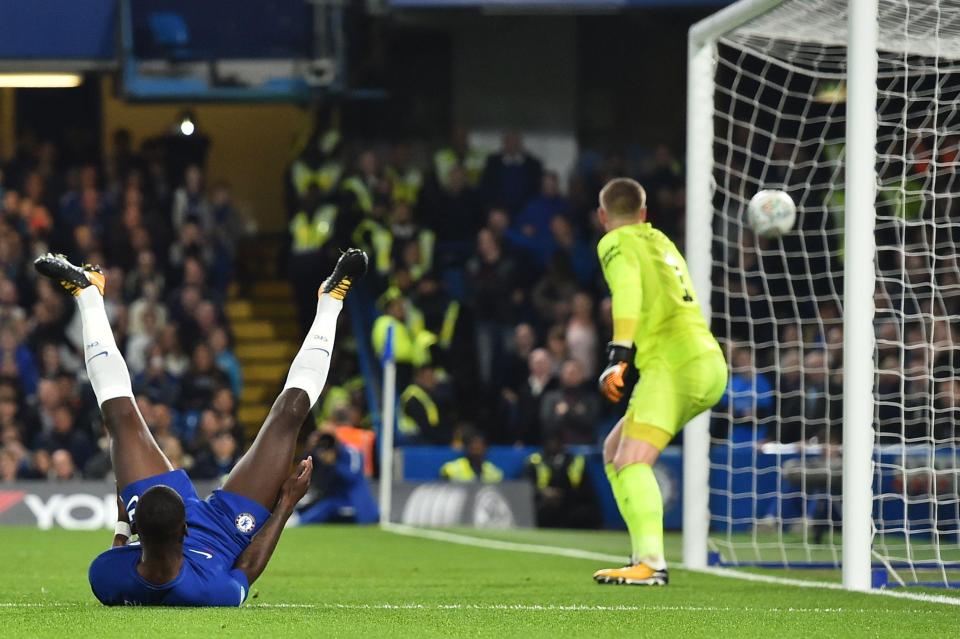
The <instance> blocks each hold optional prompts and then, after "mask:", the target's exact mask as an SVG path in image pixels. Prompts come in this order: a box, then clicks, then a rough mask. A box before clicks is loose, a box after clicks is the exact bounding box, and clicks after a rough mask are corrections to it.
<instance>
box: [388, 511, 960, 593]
mask: <svg viewBox="0 0 960 639" xmlns="http://www.w3.org/2000/svg"><path fill="white" fill-rule="evenodd" d="M382 528H383V529H384V530H386V531H388V532H392V533H395V534H398V535H406V536H408V537H420V538H422V539H432V540H435V541H446V542H449V543H452V544H460V545H463V546H476V547H478V548H488V549H491V550H508V551H511V552H526V553H535V554H539V555H554V556H557V557H571V558H574V559H593V560H596V561H617V562H620V561H623V559H624V556H622V555H620V556H618V555H607V554H603V553H596V552H589V551H586V550H579V549H576V548H563V547H560V546H544V545H541V544H527V543H521V542H513V541H500V540H496V539H486V538H484V537H472V536H470V535H463V534H459V533H451V532H445V531H442V530H429V529H423V528H416V527H414V526H407V525H405V524H394V523H390V524H385V525H383V526H382ZM687 570H691V572H700V573H704V574H708V575H714V576H717V577H727V578H730V579H741V580H743V581H754V582H761V583H767V584H777V585H780V586H796V587H797V588H821V589H828V590H845V588H844V587H843V585H842V584H839V583H835V582H830V581H808V580H805V579H790V578H788V577H774V576H773V575H758V574H756V573H752V572H741V571H739V570H731V569H729V568H702V569H687ZM860 592H862V593H863V594H865V595H876V596H881V597H893V598H894V599H909V600H911V601H922V602H924V603H935V604H944V605H947V606H960V598H957V597H948V596H946V595H928V594H925V593H920V592H903V591H899V590H886V589H879V588H874V589H872V590H864V591H860Z"/></svg>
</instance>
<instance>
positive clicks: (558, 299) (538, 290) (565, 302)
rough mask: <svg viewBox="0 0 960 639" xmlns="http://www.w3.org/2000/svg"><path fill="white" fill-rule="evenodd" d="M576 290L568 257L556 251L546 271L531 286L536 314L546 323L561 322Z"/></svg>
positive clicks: (567, 312)
mask: <svg viewBox="0 0 960 639" xmlns="http://www.w3.org/2000/svg"><path fill="white" fill-rule="evenodd" d="M576 292H577V282H576V279H575V276H574V273H573V268H572V267H571V264H570V258H569V256H567V255H566V254H565V253H563V252H562V251H557V252H555V253H554V254H553V257H551V258H550V264H549V266H548V267H547V271H546V273H544V275H543V277H542V278H540V281H538V282H537V284H536V285H535V286H534V287H533V291H532V298H531V299H532V302H533V307H534V309H535V310H536V313H537V316H538V317H539V318H540V319H541V320H542V321H544V322H546V323H548V324H554V323H556V322H563V321H565V320H566V319H567V317H568V316H569V314H570V300H571V298H572V297H573V296H574V295H575V294H576Z"/></svg>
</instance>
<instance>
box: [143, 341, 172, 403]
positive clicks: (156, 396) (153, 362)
mask: <svg viewBox="0 0 960 639" xmlns="http://www.w3.org/2000/svg"><path fill="white" fill-rule="evenodd" d="M133 391H134V392H135V393H136V394H137V395H140V394H143V395H146V396H147V397H149V398H150V399H151V400H152V401H154V402H157V403H158V404H165V405H168V406H169V405H173V404H174V403H176V402H178V399H179V397H180V383H179V382H178V380H177V377H176V376H175V375H173V374H171V373H170V372H169V371H168V369H167V367H166V365H165V361H164V356H163V348H162V347H161V346H159V345H155V346H153V347H152V348H151V349H150V353H149V357H148V358H147V365H146V368H145V369H144V371H143V372H141V373H139V374H137V375H135V376H134V378H133Z"/></svg>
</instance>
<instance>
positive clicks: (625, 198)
mask: <svg viewBox="0 0 960 639" xmlns="http://www.w3.org/2000/svg"><path fill="white" fill-rule="evenodd" d="M600 207H601V208H602V209H603V210H604V211H606V212H607V215H608V216H610V217H612V218H618V219H623V218H634V217H637V216H638V215H641V213H642V212H643V210H644V209H646V208H647V192H646V191H645V190H644V188H643V187H642V186H640V183H639V182H637V181H636V180H631V179H630V178H615V179H613V180H610V181H609V182H607V184H606V186H604V187H603V189H602V190H601V191H600Z"/></svg>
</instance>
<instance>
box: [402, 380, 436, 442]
mask: <svg viewBox="0 0 960 639" xmlns="http://www.w3.org/2000/svg"><path fill="white" fill-rule="evenodd" d="M413 399H415V400H417V401H418V402H420V405H421V406H423V410H424V412H425V413H426V414H427V424H429V425H430V427H431V428H436V427H437V426H439V425H440V409H439V408H438V407H437V403H436V402H435V401H433V398H432V397H430V394H429V393H427V391H425V390H423V389H422V388H420V387H419V386H417V385H416V384H410V385H409V386H407V387H406V388H405V389H404V390H403V392H402V393H400V421H399V428H400V432H402V433H403V434H405V435H408V436H413V435H419V434H420V427H419V426H418V425H417V422H416V420H415V419H413V418H412V417H410V416H409V415H408V414H407V404H409V403H410V400H413Z"/></svg>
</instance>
